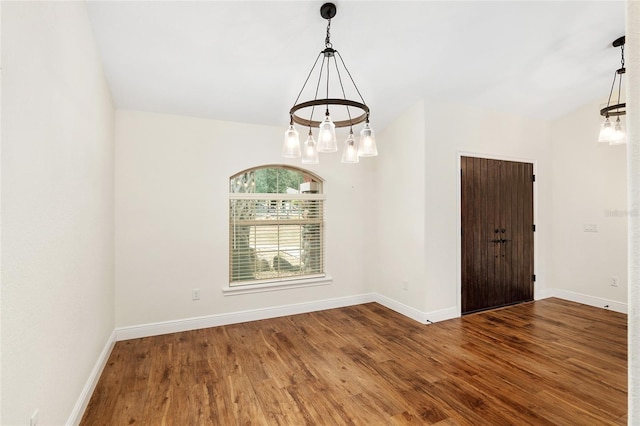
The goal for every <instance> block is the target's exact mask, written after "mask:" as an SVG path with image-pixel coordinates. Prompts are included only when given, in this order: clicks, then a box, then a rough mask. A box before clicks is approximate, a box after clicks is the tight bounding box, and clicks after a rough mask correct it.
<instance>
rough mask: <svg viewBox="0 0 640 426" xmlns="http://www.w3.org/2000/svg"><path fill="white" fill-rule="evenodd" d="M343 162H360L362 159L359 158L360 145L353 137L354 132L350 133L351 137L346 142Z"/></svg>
mask: <svg viewBox="0 0 640 426" xmlns="http://www.w3.org/2000/svg"><path fill="white" fill-rule="evenodd" d="M342 162H343V163H358V162H360V159H359V158H358V144H357V143H356V140H355V138H354V137H353V131H351V132H349V136H348V137H347V140H346V141H344V151H342Z"/></svg>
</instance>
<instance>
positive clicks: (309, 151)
mask: <svg viewBox="0 0 640 426" xmlns="http://www.w3.org/2000/svg"><path fill="white" fill-rule="evenodd" d="M319 162H320V161H319V159H318V149H317V146H316V141H315V140H313V135H312V134H311V132H309V137H307V140H306V141H305V142H304V146H303V147H302V163H303V164H318V163H319Z"/></svg>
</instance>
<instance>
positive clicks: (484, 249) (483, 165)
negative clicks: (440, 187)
mask: <svg viewBox="0 0 640 426" xmlns="http://www.w3.org/2000/svg"><path fill="white" fill-rule="evenodd" d="M460 163H461V196H462V199H461V215H462V217H461V222H462V253H461V254H462V259H461V266H462V271H461V275H462V295H461V296H462V313H463V314H467V313H471V312H476V311H481V310H485V309H490V308H495V307H499V306H506V305H511V304H514V303H520V302H525V301H530V300H533V280H534V276H533V232H534V224H533V181H534V177H533V164H531V163H519V162H515V161H502V160H490V159H486V158H474V157H461V161H460Z"/></svg>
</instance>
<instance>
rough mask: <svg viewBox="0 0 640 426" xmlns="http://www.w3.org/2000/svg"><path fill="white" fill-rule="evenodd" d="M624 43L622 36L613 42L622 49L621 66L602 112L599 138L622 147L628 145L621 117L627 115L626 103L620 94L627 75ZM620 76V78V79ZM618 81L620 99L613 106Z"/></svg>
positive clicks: (614, 75)
mask: <svg viewBox="0 0 640 426" xmlns="http://www.w3.org/2000/svg"><path fill="white" fill-rule="evenodd" d="M624 42H625V37H624V36H622V37H620V38H618V39H616V40H615V41H614V42H613V47H619V48H620V55H621V60H620V63H621V66H620V68H618V69H617V70H616V72H615V74H613V83H612V84H611V91H610V92H609V100H608V101H607V106H606V107H604V108H602V109H601V110H600V115H601V116H603V117H604V122H603V123H602V126H600V135H599V136H598V142H603V143H608V144H609V145H622V144H625V143H627V134H626V132H625V130H624V128H623V127H622V122H621V121H620V117H621V116H624V115H626V113H627V110H626V106H627V105H626V103H624V102H620V93H621V92H622V76H623V75H624V73H625V68H624ZM618 76H619V77H618ZM616 80H618V98H617V100H616V101H615V102H616V103H615V104H613V105H611V96H612V95H613V91H614V88H615V86H616ZM610 117H611V118H613V117H615V118H616V120H615V123H612V122H611V120H610Z"/></svg>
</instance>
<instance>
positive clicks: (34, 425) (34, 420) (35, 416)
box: [29, 410, 40, 426]
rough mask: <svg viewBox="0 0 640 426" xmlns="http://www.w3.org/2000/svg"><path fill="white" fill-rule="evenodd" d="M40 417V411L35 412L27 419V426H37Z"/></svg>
mask: <svg viewBox="0 0 640 426" xmlns="http://www.w3.org/2000/svg"><path fill="white" fill-rule="evenodd" d="M39 417H40V410H36V411H34V412H33V414H32V415H31V418H30V419H29V426H38V418H39Z"/></svg>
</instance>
